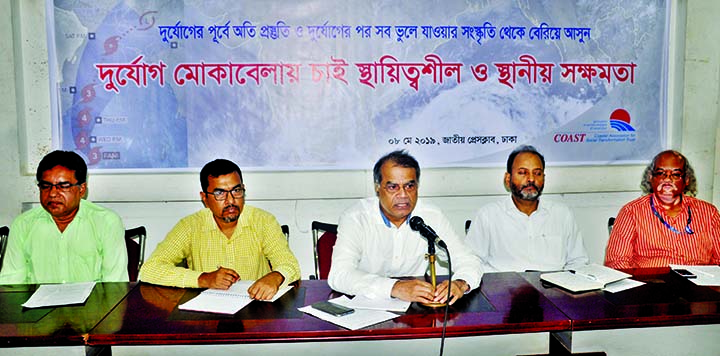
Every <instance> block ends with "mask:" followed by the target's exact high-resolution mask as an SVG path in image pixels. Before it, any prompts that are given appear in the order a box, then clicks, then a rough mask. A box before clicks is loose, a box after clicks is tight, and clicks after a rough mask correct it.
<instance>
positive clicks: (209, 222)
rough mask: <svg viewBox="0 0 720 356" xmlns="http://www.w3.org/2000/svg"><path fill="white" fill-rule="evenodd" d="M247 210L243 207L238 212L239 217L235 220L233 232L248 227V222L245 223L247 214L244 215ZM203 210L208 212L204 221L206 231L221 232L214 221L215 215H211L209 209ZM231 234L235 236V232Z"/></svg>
mask: <svg viewBox="0 0 720 356" xmlns="http://www.w3.org/2000/svg"><path fill="white" fill-rule="evenodd" d="M247 208H248V206H247V205H245V206H244V207H243V210H242V212H240V217H239V218H238V220H237V225H235V230H237V229H238V228H240V229H241V230H242V229H243V228H244V227H246V226H248V225H249V224H248V221H247V214H246V212H247ZM204 209H206V210H207V212H208V214H207V219H208V220H207V221H206V228H207V231H215V230H217V231H220V232H222V231H221V230H220V227H219V226H218V224H217V222H216V221H215V215H213V212H212V210H210V208H204ZM233 234H235V232H233Z"/></svg>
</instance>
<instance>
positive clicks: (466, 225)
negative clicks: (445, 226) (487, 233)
mask: <svg viewBox="0 0 720 356" xmlns="http://www.w3.org/2000/svg"><path fill="white" fill-rule="evenodd" d="M470 224H472V220H465V235H467V233H468V231H470Z"/></svg>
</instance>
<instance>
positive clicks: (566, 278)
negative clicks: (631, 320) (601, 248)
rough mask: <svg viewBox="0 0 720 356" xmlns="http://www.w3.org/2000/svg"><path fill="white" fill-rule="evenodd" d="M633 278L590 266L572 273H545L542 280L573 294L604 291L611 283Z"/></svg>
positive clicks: (597, 266) (593, 265) (616, 271)
mask: <svg viewBox="0 0 720 356" xmlns="http://www.w3.org/2000/svg"><path fill="white" fill-rule="evenodd" d="M628 277H631V276H630V275H629V274H627V273H624V272H620V271H618V270H614V269H612V268H608V267H605V266H601V265H598V264H590V265H587V266H583V267H580V268H577V269H575V270H571V271H562V272H553V273H544V274H541V275H540V279H541V280H543V281H546V282H549V283H552V284H554V285H556V286H559V287H562V288H564V289H567V290H569V291H571V292H584V291H590V290H595V289H603V288H605V286H607V285H608V284H610V283H613V282H617V281H620V280H623V279H625V278H628Z"/></svg>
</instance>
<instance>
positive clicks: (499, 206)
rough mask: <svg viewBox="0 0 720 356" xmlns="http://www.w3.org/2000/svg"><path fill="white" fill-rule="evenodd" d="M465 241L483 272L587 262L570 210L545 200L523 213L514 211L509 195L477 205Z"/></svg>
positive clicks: (545, 268)
mask: <svg viewBox="0 0 720 356" xmlns="http://www.w3.org/2000/svg"><path fill="white" fill-rule="evenodd" d="M466 242H467V244H468V246H470V247H471V248H472V249H473V251H474V252H475V254H476V255H477V256H478V257H480V260H482V262H483V264H484V267H485V268H486V271H495V272H497V271H500V272H505V271H517V272H522V271H525V270H538V271H554V270H561V269H573V268H576V267H580V266H583V265H585V264H587V263H588V256H587V252H586V250H585V246H584V244H583V238H582V234H581V233H580V230H579V229H578V227H577V224H576V223H575V218H574V216H573V214H572V212H571V211H570V209H568V207H567V206H565V205H563V204H560V203H557V202H553V201H550V200H546V199H542V200H540V201H539V202H538V207H537V210H535V211H534V212H532V213H531V214H530V215H529V216H528V215H527V214H525V213H523V212H521V211H520V210H518V208H517V207H516V206H515V203H513V200H512V197H511V196H508V197H507V198H504V199H502V200H499V201H496V202H493V203H490V204H488V205H485V206H483V207H482V208H480V209H479V210H478V212H477V214H476V215H475V218H474V219H473V220H472V224H471V225H470V230H468V235H467V238H466Z"/></svg>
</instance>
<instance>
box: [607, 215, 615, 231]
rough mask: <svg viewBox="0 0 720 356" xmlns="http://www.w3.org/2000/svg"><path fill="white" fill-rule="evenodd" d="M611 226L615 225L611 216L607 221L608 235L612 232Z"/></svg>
mask: <svg viewBox="0 0 720 356" xmlns="http://www.w3.org/2000/svg"><path fill="white" fill-rule="evenodd" d="M613 225H615V218H614V217H612V216H611V217H610V219H608V234H609V233H611V232H612V228H613Z"/></svg>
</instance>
